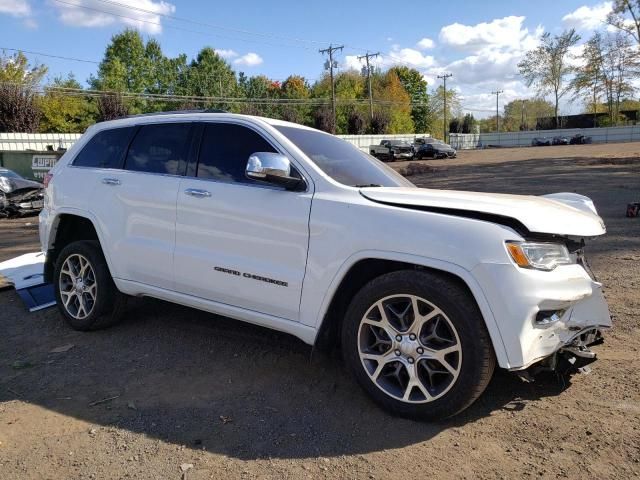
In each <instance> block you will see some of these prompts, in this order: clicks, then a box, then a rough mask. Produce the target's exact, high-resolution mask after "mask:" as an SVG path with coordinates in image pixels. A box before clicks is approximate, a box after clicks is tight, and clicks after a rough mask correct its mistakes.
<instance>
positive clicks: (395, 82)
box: [372, 70, 415, 133]
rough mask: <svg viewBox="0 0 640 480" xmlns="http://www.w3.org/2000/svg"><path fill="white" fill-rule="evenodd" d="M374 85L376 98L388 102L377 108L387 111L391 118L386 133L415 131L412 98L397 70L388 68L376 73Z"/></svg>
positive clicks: (386, 114) (387, 115) (373, 80)
mask: <svg viewBox="0 0 640 480" xmlns="http://www.w3.org/2000/svg"><path fill="white" fill-rule="evenodd" d="M372 86H373V95H374V98H375V99H376V100H378V101H380V102H386V104H384V103H383V104H382V105H378V106H377V107H376V108H375V110H377V111H380V112H385V116H386V117H388V118H389V125H388V131H387V132H384V133H413V132H414V131H415V126H414V123H413V119H412V118H411V98H410V97H409V94H408V93H407V91H406V90H405V88H404V87H403V86H402V83H401V82H400V79H399V78H398V75H397V74H396V73H395V71H393V70H388V71H387V72H386V73H383V74H376V75H374V76H373V78H372ZM375 110H374V113H375ZM374 119H375V115H374Z"/></svg>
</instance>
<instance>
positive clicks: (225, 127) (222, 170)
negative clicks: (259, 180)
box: [197, 123, 277, 183]
mask: <svg viewBox="0 0 640 480" xmlns="http://www.w3.org/2000/svg"><path fill="white" fill-rule="evenodd" d="M256 152H272V153H277V152H276V150H275V149H274V148H273V147H272V146H271V144H270V143H269V142H267V141H266V140H265V139H264V138H262V137H261V136H260V135H259V134H258V133H256V132H254V131H253V130H251V129H250V128H247V127H243V126H242V125H234V124H231V123H209V124H207V125H206V126H205V129H204V132H203V134H202V144H201V145H200V160H199V162H198V172H197V176H198V177H199V178H212V179H215V180H219V181H224V182H237V183H253V182H252V181H251V180H249V179H247V177H245V175H244V171H245V168H246V166H247V160H249V157H250V156H251V154H253V153H256Z"/></svg>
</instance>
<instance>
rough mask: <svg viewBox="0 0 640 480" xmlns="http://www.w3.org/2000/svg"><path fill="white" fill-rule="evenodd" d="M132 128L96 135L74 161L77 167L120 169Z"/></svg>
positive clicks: (112, 130) (117, 129) (116, 129)
mask: <svg viewBox="0 0 640 480" xmlns="http://www.w3.org/2000/svg"><path fill="white" fill-rule="evenodd" d="M132 131H133V129H132V128H130V127H128V128H114V129H111V130H103V131H101V132H98V133H96V134H95V135H94V136H93V137H91V139H90V140H89V141H88V142H87V144H86V145H85V146H84V147H83V148H82V150H81V151H80V153H79V154H78V155H77V156H76V158H75V160H74V161H73V165H74V166H77V167H93V168H120V165H121V161H122V156H123V155H124V152H125V150H126V149H127V144H128V143H129V138H131V132H132Z"/></svg>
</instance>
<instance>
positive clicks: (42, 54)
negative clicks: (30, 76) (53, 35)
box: [0, 47, 100, 65]
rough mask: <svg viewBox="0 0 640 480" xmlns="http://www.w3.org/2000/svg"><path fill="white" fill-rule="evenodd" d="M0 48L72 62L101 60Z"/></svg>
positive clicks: (6, 48)
mask: <svg viewBox="0 0 640 480" xmlns="http://www.w3.org/2000/svg"><path fill="white" fill-rule="evenodd" d="M0 50H8V51H10V52H21V53H28V54H29V55H40V56H42V57H49V58H57V59H59V60H69V61H72V62H84V63H94V64H96V65H99V64H100V62H96V61H94V60H85V59H82V58H73V57H63V56H61V55H51V54H49V53H42V52H32V51H29V50H23V49H18V48H8V47H0Z"/></svg>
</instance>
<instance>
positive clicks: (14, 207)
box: [0, 168, 44, 217]
mask: <svg viewBox="0 0 640 480" xmlns="http://www.w3.org/2000/svg"><path fill="white" fill-rule="evenodd" d="M43 194H44V190H43V185H42V184H41V183H39V182H35V181H33V180H27V179H26V178H23V177H21V176H20V175H18V174H17V173H16V172H14V171H12V170H8V169H6V168H0V216H3V217H11V216H16V215H28V214H30V213H37V212H39V211H40V210H42V206H43V204H44V201H43Z"/></svg>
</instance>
